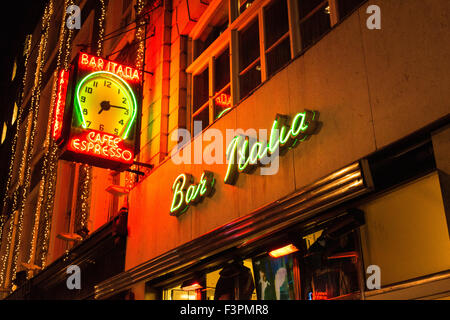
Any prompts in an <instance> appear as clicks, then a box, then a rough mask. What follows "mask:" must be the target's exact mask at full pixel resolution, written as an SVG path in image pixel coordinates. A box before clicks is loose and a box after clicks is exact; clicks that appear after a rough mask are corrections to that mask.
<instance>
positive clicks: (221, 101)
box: [216, 93, 231, 107]
mask: <svg viewBox="0 0 450 320" xmlns="http://www.w3.org/2000/svg"><path fill="white" fill-rule="evenodd" d="M216 104H217V105H219V106H222V107H230V106H231V96H230V95H228V94H226V93H221V94H220V95H219V96H218V97H217V98H216Z"/></svg>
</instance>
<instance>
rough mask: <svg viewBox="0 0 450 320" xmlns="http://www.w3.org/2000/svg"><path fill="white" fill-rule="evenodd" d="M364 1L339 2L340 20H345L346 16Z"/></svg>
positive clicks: (346, 0)
mask: <svg viewBox="0 0 450 320" xmlns="http://www.w3.org/2000/svg"><path fill="white" fill-rule="evenodd" d="M365 1H367V0H339V1H338V10H339V17H340V18H341V19H343V18H345V17H346V16H347V15H348V14H350V13H351V12H352V11H353V10H354V9H356V8H357V7H359V6H360V5H361V4H362V3H363V2H365Z"/></svg>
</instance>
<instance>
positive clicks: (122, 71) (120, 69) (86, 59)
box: [78, 53, 141, 82]
mask: <svg viewBox="0 0 450 320" xmlns="http://www.w3.org/2000/svg"><path fill="white" fill-rule="evenodd" d="M78 65H79V66H80V67H82V68H86V69H91V70H95V71H107V72H111V73H113V74H115V75H117V76H119V77H121V78H123V79H125V80H127V81H131V82H139V81H140V80H141V72H140V71H139V70H137V69H134V68H132V67H128V66H123V65H121V64H119V63H116V62H112V61H108V60H103V59H102V58H100V57H95V56H91V55H89V54H87V53H82V54H80V58H79V61H78Z"/></svg>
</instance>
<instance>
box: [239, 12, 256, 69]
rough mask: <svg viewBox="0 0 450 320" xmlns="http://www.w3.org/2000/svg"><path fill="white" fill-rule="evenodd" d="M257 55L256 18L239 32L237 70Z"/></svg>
mask: <svg viewBox="0 0 450 320" xmlns="http://www.w3.org/2000/svg"><path fill="white" fill-rule="evenodd" d="M258 57H259V27H258V19H255V20H253V22H251V23H250V25H249V26H248V27H247V29H245V30H243V31H241V32H239V71H242V70H244V69H245V68H246V67H248V66H249V65H250V64H251V63H252V62H253V61H255V60H256V59H257V58H258Z"/></svg>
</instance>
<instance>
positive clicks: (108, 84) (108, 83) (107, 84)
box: [103, 80, 111, 88]
mask: <svg viewBox="0 0 450 320" xmlns="http://www.w3.org/2000/svg"><path fill="white" fill-rule="evenodd" d="M103 86H104V87H108V88H111V81H107V80H105V82H104V83H103Z"/></svg>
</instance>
